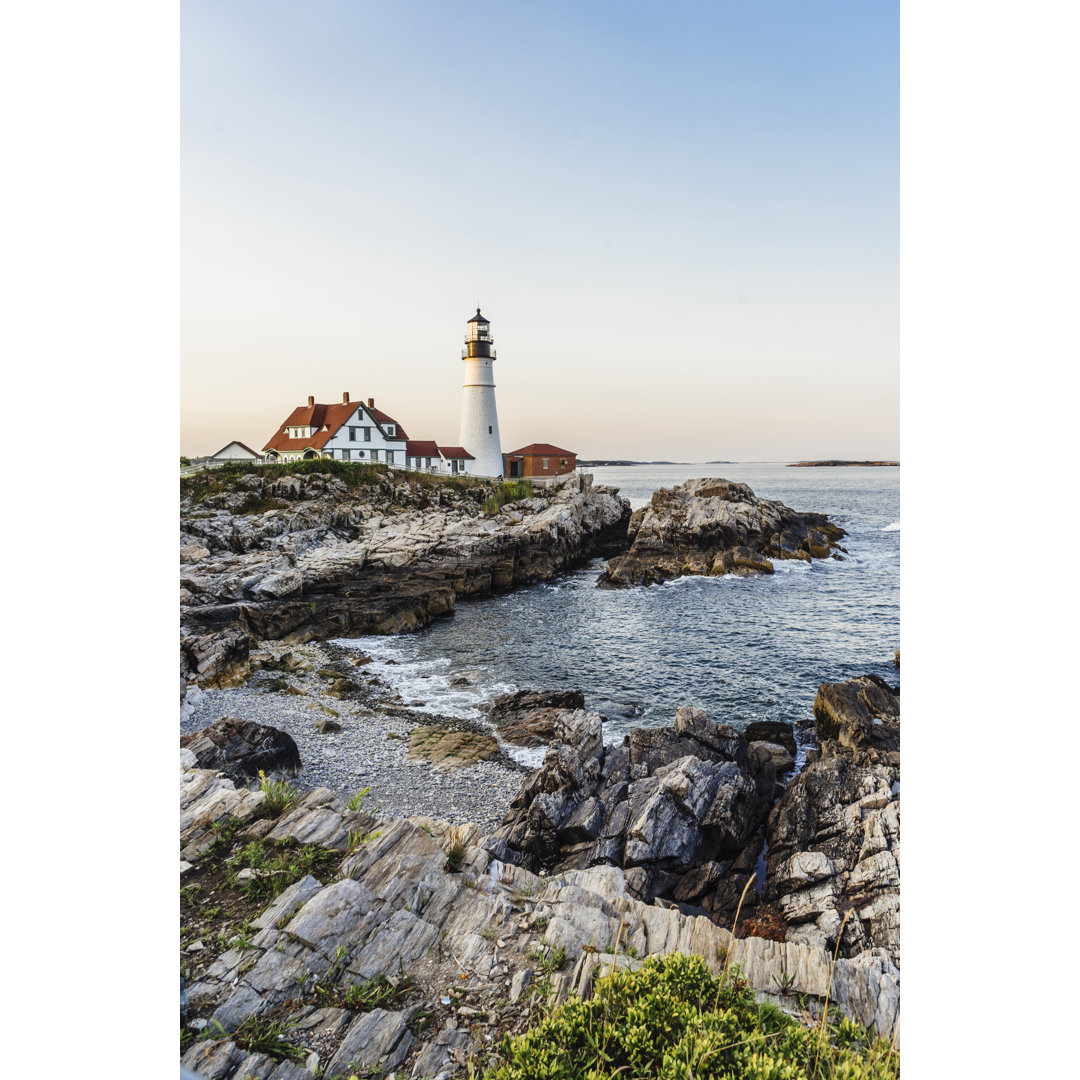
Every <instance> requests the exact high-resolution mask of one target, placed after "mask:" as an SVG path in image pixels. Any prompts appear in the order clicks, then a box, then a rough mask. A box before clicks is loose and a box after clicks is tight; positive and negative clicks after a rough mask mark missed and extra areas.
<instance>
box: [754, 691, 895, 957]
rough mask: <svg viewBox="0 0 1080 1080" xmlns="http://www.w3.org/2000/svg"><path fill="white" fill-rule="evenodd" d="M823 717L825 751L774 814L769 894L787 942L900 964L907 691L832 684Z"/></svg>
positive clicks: (820, 699) (822, 702) (818, 707)
mask: <svg viewBox="0 0 1080 1080" xmlns="http://www.w3.org/2000/svg"><path fill="white" fill-rule="evenodd" d="M814 713H815V716H816V718H817V735H818V739H819V741H820V743H821V750H820V751H819V752H817V753H816V755H815V759H814V760H811V761H810V763H809V764H808V765H807V766H806V767H805V768H804V769H803V771H802V772H801V773H799V774H798V776H796V777H795V778H794V779H793V780H792V781H791V783H790V785H789V786H788V788H787V790H786V791H785V792H784V794H783V796H782V797H781V799H780V801H779V802H778V803H777V804H776V806H775V807H774V808H773V810H772V813H771V814H770V815H769V823H768V842H769V853H768V874H767V883H766V889H765V897H766V899H767V900H769V901H771V902H774V903H776V904H777V906H778V908H779V910H780V912H781V914H782V916H783V918H784V919H785V920H786V922H787V924H788V931H787V940H788V941H805V942H810V943H812V944H815V945H819V946H821V947H823V948H833V947H834V946H835V944H836V942H837V938H838V937H840V953H841V955H843V956H848V957H854V956H857V955H859V954H861V953H865V952H867V951H868V950H872V949H875V950H883V951H884V955H886V956H888V957H889V959H890V961H891V963H893V964H896V965H899V962H900V890H899V885H900V767H899V766H900V751H899V739H900V698H899V695H898V694H897V693H895V692H894V691H893V690H892V689H891V688H890V687H889V686H888V684H887V683H885V682H883V681H882V680H881V679H878V678H876V677H874V676H863V677H862V678H859V679H851V680H849V681H847V682H844V683H831V684H824V685H822V686H821V688H820V689H819V691H818V695H817V699H816V700H815V703H814ZM845 916H846V919H847V921H846V923H845V924H844V927H843V933H842V936H841V923H842V922H843V920H844V918H845Z"/></svg>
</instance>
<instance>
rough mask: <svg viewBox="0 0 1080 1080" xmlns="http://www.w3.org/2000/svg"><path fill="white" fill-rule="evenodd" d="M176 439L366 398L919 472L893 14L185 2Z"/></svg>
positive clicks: (196, 443) (510, 422)
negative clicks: (468, 407) (906, 381)
mask: <svg viewBox="0 0 1080 1080" xmlns="http://www.w3.org/2000/svg"><path fill="white" fill-rule="evenodd" d="M180 31H181V33H180V87H181V89H180V104H181V148H180V163H181V206H182V209H181V231H180V244H181V273H180V279H181V311H180V320H181V326H180V329H181V334H180V357H181V383H180V405H181V440H180V443H181V450H182V452H184V453H185V454H188V455H191V456H194V455H202V454H210V453H213V452H215V451H216V450H218V449H219V448H220V447H222V446H224V445H225V444H226V443H227V442H229V441H230V440H232V439H239V440H241V441H242V442H244V443H246V444H247V445H249V446H251V447H253V448H255V449H257V450H259V449H261V448H262V447H263V446H264V445H265V443H266V442H267V441H268V440H269V439H270V437H271V436H272V435H273V433H274V432H275V431H276V430H277V428H278V426H279V425H280V424H281V422H282V421H283V420H284V418H285V417H286V415H287V414H288V413H289V412H290V411H291V410H292V409H293V408H294V407H295V406H297V405H301V404H304V403H306V400H307V397H308V395H313V396H314V397H315V399H316V401H320V402H334V401H340V400H341V395H342V392H343V391H349V393H350V395H351V396H352V398H353V399H357V398H369V397H373V398H375V400H376V403H377V405H378V406H379V407H380V408H382V409H384V410H385V411H386V412H387V413H389V414H390V415H392V416H393V417H395V418H396V419H397V420H398V421H399V422H400V423H401V424H402V425H403V426H404V427H405V428H406V430H407V431H408V432H409V434H410V436H411V437H413V438H425V439H435V440H437V441H438V442H440V443H442V444H451V445H452V444H456V443H457V442H458V423H459V417H460V398H461V391H460V387H461V381H462V375H463V364H462V362H461V358H460V350H461V345H462V340H463V337H464V333H465V323H466V320H467V319H468V318H469V317H470V316H471V315H472V314H473V313H474V311H475V309H476V307H477V306H478V305H479V306H480V307H481V309H482V310H483V313H484V314H485V316H487V317H488V318H489V319H490V320H491V332H492V336H493V338H494V340H495V345H496V349H497V352H498V360H497V361H496V364H495V379H496V384H497V390H496V397H497V404H498V410H499V424H500V431H501V435H502V442H503V449H504V450H511V449H514V448H516V447H517V446H520V445H524V444H526V443H530V442H551V443H555V444H556V445H559V446H562V447H566V448H568V449H571V450H573V451H575V452H577V453H578V454H579V455H580V456H582V457H585V458H590V457H625V458H632V459H638V460H676V461H709V460H800V459H805V458H818V457H842V458H853V459H863V458H872V459H883V458H885V459H893V458H898V457H899V353H900V342H899V303H898V281H899V12H898V6H897V5H896V4H893V3H869V4H868V3H865V2H855V3H841V2H829V0H825V2H821V3H814V4H807V3H804V2H801V0H783V2H772V3H754V4H749V3H727V2H722V0H714V2H710V3H671V2H666V3H659V2H649V3H635V2H621V3H617V4H615V3H600V2H594V3H588V4H581V3H579V2H575V3H561V2H548V3H544V4H536V3H514V2H500V3H482V2H468V3H453V2H449V3H448V2H440V3H428V2H419V0H416V2H406V3H403V2H389V0H387V2H377V3H375V2H357V0H352V2H335V0H313V2H311V3H306V4H296V3H281V2H278V0H257V2H247V0H212V2H206V0H182V2H181V5H180Z"/></svg>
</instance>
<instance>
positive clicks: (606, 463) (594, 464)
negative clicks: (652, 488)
mask: <svg viewBox="0 0 1080 1080" xmlns="http://www.w3.org/2000/svg"><path fill="white" fill-rule="evenodd" d="M737 464H738V462H737V461H625V460H619V461H615V460H600V459H597V460H596V461H581V460H579V461H578V465H579V466H582V467H584V468H586V469H598V468H605V469H608V468H613V467H615V466H622V465H626V466H631V465H737Z"/></svg>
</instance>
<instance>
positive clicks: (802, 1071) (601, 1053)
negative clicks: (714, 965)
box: [483, 955, 900, 1080]
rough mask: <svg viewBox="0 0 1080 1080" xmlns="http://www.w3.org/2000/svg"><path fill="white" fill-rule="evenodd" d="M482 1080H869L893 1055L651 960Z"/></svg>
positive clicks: (846, 1027) (682, 964)
mask: <svg viewBox="0 0 1080 1080" xmlns="http://www.w3.org/2000/svg"><path fill="white" fill-rule="evenodd" d="M499 1059H500V1060H499V1063H498V1064H496V1065H494V1066H492V1067H491V1068H489V1069H488V1070H487V1072H485V1073H484V1074H483V1075H484V1078H485V1080H609V1078H614V1077H616V1076H618V1077H619V1078H621V1080H625V1078H628V1077H646V1076H647V1077H657V1078H659V1080H721V1078H723V1080H809V1078H813V1080H841V1078H843V1080H869V1078H878V1077H880V1078H888V1080H895V1078H898V1077H899V1075H900V1065H899V1055H898V1054H897V1053H896V1052H895V1051H894V1050H893V1049H892V1048H890V1047H889V1046H888V1045H887V1044H886V1043H885V1042H884V1041H883V1040H880V1039H871V1038H870V1037H869V1036H867V1034H866V1033H865V1032H864V1031H863V1030H862V1029H861V1028H859V1027H858V1025H856V1024H852V1023H851V1022H850V1021H849V1020H846V1019H845V1020H841V1021H840V1022H839V1023H834V1024H830V1025H829V1026H828V1027H827V1028H826V1027H825V1026H823V1025H818V1026H817V1027H814V1028H807V1027H803V1026H802V1025H801V1024H798V1023H797V1022H796V1021H794V1020H792V1019H791V1018H789V1017H788V1016H786V1015H785V1014H784V1013H782V1012H781V1011H780V1010H779V1009H777V1008H775V1007H774V1006H771V1005H758V1004H757V1002H756V1001H755V1000H754V994H753V991H751V990H750V989H749V987H748V986H747V984H746V981H745V980H744V979H743V978H742V977H741V976H740V974H739V971H738V968H737V967H734V966H733V967H732V968H731V969H730V970H729V971H727V972H726V973H725V975H723V976H721V977H720V978H716V977H714V976H713V975H712V973H711V972H710V971H709V968H708V967H707V966H706V964H705V961H704V960H702V958H701V957H700V956H679V955H672V956H667V957H662V958H655V957H654V958H651V959H649V960H648V961H646V963H645V964H643V965H642V966H641V967H640V968H639V969H638V970H637V971H635V972H628V971H619V972H615V973H614V974H612V975H610V976H608V977H607V978H604V979H600V980H598V982H597V988H596V993H595V994H594V995H593V997H592V998H591V999H590V1000H588V1001H578V1000H576V999H571V1000H569V1001H567V1002H566V1004H564V1005H562V1006H561V1007H560V1008H559V1009H558V1010H556V1011H555V1012H554V1013H552V1014H551V1015H550V1016H548V1017H546V1018H545V1019H544V1020H542V1021H540V1023H539V1024H537V1025H536V1026H535V1027H534V1028H533V1029H532V1030H531V1031H528V1032H526V1033H525V1034H524V1035H521V1036H518V1037H517V1038H511V1037H510V1036H509V1035H508V1036H505V1037H504V1038H503V1041H502V1043H501V1045H500V1048H499Z"/></svg>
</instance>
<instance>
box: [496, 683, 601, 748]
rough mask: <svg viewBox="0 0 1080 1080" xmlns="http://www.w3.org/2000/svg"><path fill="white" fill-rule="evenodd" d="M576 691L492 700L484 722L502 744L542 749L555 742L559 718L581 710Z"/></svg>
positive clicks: (518, 694)
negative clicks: (500, 739)
mask: <svg viewBox="0 0 1080 1080" xmlns="http://www.w3.org/2000/svg"><path fill="white" fill-rule="evenodd" d="M584 708H585V695H584V694H583V693H582V692H581V691H580V690H547V691H537V690H518V691H517V692H515V693H513V694H503V695H501V696H500V697H497V698H495V700H494V701H493V702H492V703H491V705H490V707H489V708H488V720H490V721H491V723H492V724H494V725H495V727H496V728H497V729H498V731H499V735H500V736H501V737H502V738H503V740H504V741H505V742H508V743H514V744H516V745H518V746H546V745H548V744H550V743H552V742H554V741H555V740H556V737H557V735H558V732H559V721H560V717H561V714H562V713H563V712H565V711H566V710H567V709H571V710H573V709H584Z"/></svg>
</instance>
